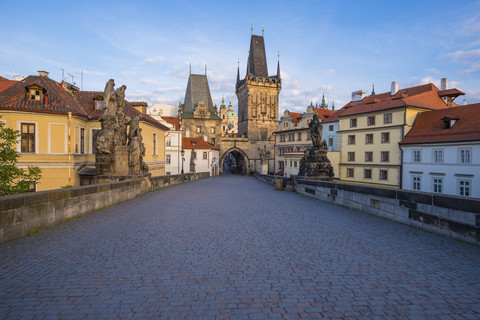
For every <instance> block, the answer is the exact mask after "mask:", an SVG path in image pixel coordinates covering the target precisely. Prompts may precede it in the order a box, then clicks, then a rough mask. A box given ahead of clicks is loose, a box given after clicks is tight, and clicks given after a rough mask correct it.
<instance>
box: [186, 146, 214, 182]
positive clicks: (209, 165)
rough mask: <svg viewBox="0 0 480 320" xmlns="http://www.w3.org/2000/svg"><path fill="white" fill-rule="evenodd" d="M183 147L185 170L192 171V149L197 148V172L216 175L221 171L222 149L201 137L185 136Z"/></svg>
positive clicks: (195, 161)
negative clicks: (219, 165)
mask: <svg viewBox="0 0 480 320" xmlns="http://www.w3.org/2000/svg"><path fill="white" fill-rule="evenodd" d="M182 147H183V150H182V151H183V152H184V154H183V159H184V162H183V171H184V173H189V172H190V164H191V163H192V162H191V161H192V160H191V159H192V150H195V159H194V163H195V172H197V173H199V172H209V173H210V176H216V175H218V173H219V167H218V164H219V159H220V149H219V148H217V147H215V146H213V145H211V144H210V143H208V142H206V141H205V140H203V139H201V138H193V137H184V138H183V139H182Z"/></svg>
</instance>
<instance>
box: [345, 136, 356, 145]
mask: <svg viewBox="0 0 480 320" xmlns="http://www.w3.org/2000/svg"><path fill="white" fill-rule="evenodd" d="M347 143H348V144H351V145H354V144H355V135H354V134H350V135H348V136H347Z"/></svg>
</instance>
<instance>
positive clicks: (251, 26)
mask: <svg viewBox="0 0 480 320" xmlns="http://www.w3.org/2000/svg"><path fill="white" fill-rule="evenodd" d="M250 33H251V34H252V36H253V22H252V23H251V24H250Z"/></svg>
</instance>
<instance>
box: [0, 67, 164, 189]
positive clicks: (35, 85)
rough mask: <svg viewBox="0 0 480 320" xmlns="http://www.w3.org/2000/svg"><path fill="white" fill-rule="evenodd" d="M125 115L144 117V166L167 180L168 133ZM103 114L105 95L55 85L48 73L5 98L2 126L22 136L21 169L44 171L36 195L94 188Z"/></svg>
mask: <svg viewBox="0 0 480 320" xmlns="http://www.w3.org/2000/svg"><path fill="white" fill-rule="evenodd" d="M125 113H126V114H127V115H128V116H130V117H133V116H135V115H140V117H141V121H140V128H141V129H142V135H143V142H144V144H145V148H146V154H145V161H146V162H147V164H148V165H149V167H150V172H151V173H152V175H154V176H155V175H164V174H165V131H166V130H168V128H166V127H165V126H163V125H162V124H160V123H158V122H157V121H156V120H154V119H153V118H151V117H149V116H147V115H144V114H141V113H140V112H139V111H137V110H135V109H134V108H133V107H132V106H131V105H130V104H129V103H128V102H126V103H125ZM102 114H103V92H85V91H78V88H76V87H75V86H72V85H70V84H68V83H61V84H60V83H57V82H56V81H54V80H52V79H50V78H49V77H48V72H44V71H39V74H38V75H37V76H29V77H27V78H25V79H23V80H22V81H19V82H17V83H15V84H14V85H12V86H10V87H8V88H7V89H5V90H3V91H2V92H0V115H1V116H2V121H4V122H5V123H6V125H7V127H10V128H12V129H15V130H18V131H19V132H20V133H21V136H20V140H19V142H18V145H17V150H18V152H20V153H21V156H20V158H19V162H18V165H19V167H21V168H27V167H28V166H36V167H39V168H40V169H41V170H42V178H41V179H40V181H39V183H38V185H37V186H36V190H37V191H43V190H50V189H57V188H61V187H64V186H80V185H86V184H92V183H93V176H94V175H95V150H94V139H95V136H96V133H97V132H98V130H100V128H101V126H100V122H99V118H100V117H101V115H102Z"/></svg>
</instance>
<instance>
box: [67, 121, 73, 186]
mask: <svg viewBox="0 0 480 320" xmlns="http://www.w3.org/2000/svg"><path fill="white" fill-rule="evenodd" d="M67 125H68V129H67V130H68V137H67V138H68V183H67V184H70V181H71V172H70V171H71V160H72V140H71V138H72V135H71V130H72V113H71V112H69V113H68V123H67Z"/></svg>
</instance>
